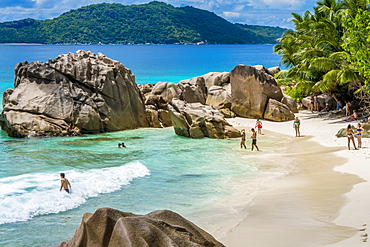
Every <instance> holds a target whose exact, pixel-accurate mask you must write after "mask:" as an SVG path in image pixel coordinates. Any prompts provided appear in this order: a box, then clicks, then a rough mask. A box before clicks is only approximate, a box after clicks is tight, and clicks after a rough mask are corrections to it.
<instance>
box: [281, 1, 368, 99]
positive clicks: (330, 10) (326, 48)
mask: <svg viewBox="0 0 370 247" xmlns="http://www.w3.org/2000/svg"><path fill="white" fill-rule="evenodd" d="M368 7H369V5H368V2H367V1H366V0H320V1H318V2H317V3H316V6H315V7H314V11H313V12H310V11H306V12H305V13H304V14H303V15H298V14H293V21H294V23H295V30H294V31H291V30H288V31H286V32H285V33H284V35H283V37H282V38H281V39H280V43H279V44H277V45H276V46H275V47H274V49H275V52H276V53H277V54H279V55H280V56H281V57H282V62H283V63H284V64H285V65H286V66H287V67H288V68H289V69H288V70H285V71H281V72H280V73H279V74H278V75H277V78H278V82H279V83H281V84H285V85H287V84H289V85H292V87H291V89H290V91H289V93H290V94H291V95H292V96H293V97H294V98H296V99H298V100H299V99H301V98H302V97H304V96H307V95H309V94H312V93H318V92H326V93H330V94H332V95H333V96H334V97H335V98H337V99H339V100H342V101H349V100H354V98H357V99H358V98H359V96H360V95H363V94H364V93H366V92H369V91H368V90H369V79H370V64H369V55H370V44H369V42H370V36H369V24H370V23H369V21H370V15H369V9H368Z"/></svg>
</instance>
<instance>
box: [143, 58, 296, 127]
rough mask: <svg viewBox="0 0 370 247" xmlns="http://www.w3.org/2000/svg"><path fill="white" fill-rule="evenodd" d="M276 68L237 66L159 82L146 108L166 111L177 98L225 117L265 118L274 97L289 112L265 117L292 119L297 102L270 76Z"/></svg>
mask: <svg viewBox="0 0 370 247" xmlns="http://www.w3.org/2000/svg"><path fill="white" fill-rule="evenodd" d="M278 71H279V68H278V67H274V68H270V69H267V68H265V67H264V66H262V65H256V66H245V65H239V66H237V67H235V68H234V70H233V71H232V72H231V73H228V72H211V73H208V74H205V75H203V76H199V77H194V78H191V79H189V80H184V81H181V82H179V83H178V84H175V83H168V82H160V83H158V84H156V85H155V86H154V88H153V90H152V92H151V93H149V94H148V96H147V100H146V101H145V102H146V105H147V107H148V105H150V106H154V107H155V108H157V109H164V110H167V105H168V104H169V103H171V102H172V99H173V98H177V99H180V100H183V101H185V102H187V103H201V104H203V105H204V104H206V105H209V106H211V107H212V108H214V109H216V110H218V111H219V112H220V113H222V114H223V115H224V117H235V116H236V115H238V116H241V117H248V118H265V116H264V115H265V113H266V109H267V105H268V102H269V100H270V99H274V100H277V101H280V102H282V103H283V104H285V105H287V106H288V109H289V110H290V111H291V112H289V114H288V115H287V116H278V114H284V113H285V112H286V111H285V110H279V111H275V110H274V114H273V115H268V117H272V116H273V119H279V120H278V121H282V119H286V118H288V119H287V120H292V118H291V116H292V113H293V112H298V110H297V104H296V102H295V101H294V100H293V99H292V98H291V97H289V96H287V95H283V93H282V91H281V89H280V87H279V86H278V85H277V83H276V81H275V79H274V78H273V75H274V74H275V73H277V72H278ZM275 108H276V107H275ZM284 109H285V108H284ZM269 110H271V109H269ZM270 113H271V112H269V114H270ZM160 121H161V120H160Z"/></svg>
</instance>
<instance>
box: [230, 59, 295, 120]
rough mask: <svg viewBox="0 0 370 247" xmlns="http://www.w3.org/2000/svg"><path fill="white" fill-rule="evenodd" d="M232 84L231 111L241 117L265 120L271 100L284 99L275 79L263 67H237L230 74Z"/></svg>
mask: <svg viewBox="0 0 370 247" xmlns="http://www.w3.org/2000/svg"><path fill="white" fill-rule="evenodd" d="M230 84H231V96H232V98H233V101H234V102H233V105H232V109H231V110H232V111H233V112H235V113H236V114H237V115H238V116H241V117H248V118H265V117H264V114H265V109H266V106H267V104H268V102H269V100H270V99H274V100H277V101H281V100H282V99H283V93H282V91H281V89H280V87H279V86H278V85H277V83H276V81H275V79H274V77H273V76H271V75H270V74H268V73H266V69H265V68H264V67H263V66H246V65H238V66H236V67H235V68H234V69H233V70H232V71H231V73H230ZM290 116H291V115H290ZM289 120H291V119H289Z"/></svg>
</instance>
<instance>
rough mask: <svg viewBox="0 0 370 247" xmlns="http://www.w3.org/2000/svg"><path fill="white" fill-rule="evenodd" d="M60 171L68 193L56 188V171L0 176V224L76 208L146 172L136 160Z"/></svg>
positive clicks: (147, 171)
mask: <svg viewBox="0 0 370 247" xmlns="http://www.w3.org/2000/svg"><path fill="white" fill-rule="evenodd" d="M60 172H64V173H65V174H66V178H67V179H68V180H69V181H70V183H71V187H72V193H71V194H68V193H66V192H65V191H64V190H62V191H59V188H60V178H59V173H34V174H27V175H19V176H13V177H7V178H2V179H0V224H5V223H12V222H17V221H26V220H29V219H31V218H32V217H35V216H38V215H45V214H51V213H58V212H62V211H66V210H69V209H72V208H76V207H78V206H80V205H82V204H84V203H85V202H86V201H87V199H89V198H91V197H96V196H98V195H99V194H102V193H111V192H113V191H117V190H119V189H121V188H122V186H124V185H128V184H130V182H131V181H132V180H133V179H135V178H139V177H144V176H147V175H150V171H149V170H148V169H147V168H146V167H145V166H144V165H143V164H141V163H140V162H139V161H135V162H130V163H128V164H125V165H123V166H119V167H110V168H102V169H91V170H87V171H77V170H67V171H60Z"/></svg>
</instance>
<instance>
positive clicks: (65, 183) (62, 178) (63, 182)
mask: <svg viewBox="0 0 370 247" xmlns="http://www.w3.org/2000/svg"><path fill="white" fill-rule="evenodd" d="M62 189H64V190H65V191H66V192H67V193H70V189H72V188H71V184H70V183H69V181H68V179H66V178H65V174H64V173H61V174H60V190H59V191H61V190H62Z"/></svg>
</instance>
